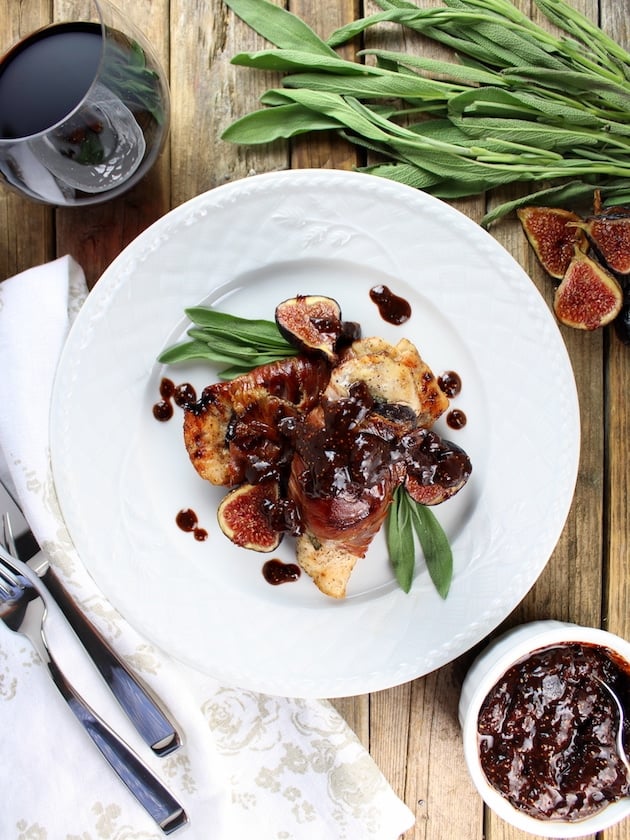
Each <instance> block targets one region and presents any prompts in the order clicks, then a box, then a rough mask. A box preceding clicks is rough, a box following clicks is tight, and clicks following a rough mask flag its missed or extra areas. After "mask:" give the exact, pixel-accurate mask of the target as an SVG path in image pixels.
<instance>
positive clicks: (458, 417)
mask: <svg viewBox="0 0 630 840" xmlns="http://www.w3.org/2000/svg"><path fill="white" fill-rule="evenodd" d="M446 425H447V426H448V427H449V428H450V429H463V428H464V426H465V425H466V415H465V414H464V412H463V411H462V410H461V408H453V409H451V411H449V412H448V414H447V415H446Z"/></svg>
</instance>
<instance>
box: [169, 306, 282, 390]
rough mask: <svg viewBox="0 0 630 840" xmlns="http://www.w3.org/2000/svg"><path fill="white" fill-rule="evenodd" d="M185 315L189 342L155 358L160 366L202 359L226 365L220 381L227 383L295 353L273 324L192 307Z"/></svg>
mask: <svg viewBox="0 0 630 840" xmlns="http://www.w3.org/2000/svg"><path fill="white" fill-rule="evenodd" d="M185 312H186V315H187V316H188V317H189V318H190V320H191V321H193V323H194V325H195V326H193V327H191V328H190V329H189V330H188V331H187V332H188V336H189V337H190V338H191V341H187V342H182V343H180V344H176V345H173V346H172V347H169V348H167V349H166V350H165V351H164V352H163V353H161V354H160V356H159V357H158V361H159V362H161V363H163V364H178V363H182V362H187V361H190V360H192V359H205V360H206V361H208V362H212V363H213V364H219V365H228V368H227V369H226V371H223V372H222V373H221V374H220V377H221V378H226V379H229V378H234V376H238V375H240V374H241V373H247V372H248V371H250V370H252V369H253V368H255V367H259V366H260V365H265V364H269V363H270V362H276V361H280V360H282V359H287V358H289V357H290V356H295V355H297V353H298V351H297V348H295V347H294V346H293V345H291V344H289V342H288V341H286V340H285V339H284V338H283V337H282V335H281V334H280V331H279V330H278V327H277V325H276V324H275V322H274V321H266V320H262V319H257V318H240V317H238V316H236V315H229V314H227V313H225V312H218V311H217V310H216V309H212V308H211V307H206V306H195V307H191V308H189V309H186V310H185ZM236 371H238V373H237V372H236Z"/></svg>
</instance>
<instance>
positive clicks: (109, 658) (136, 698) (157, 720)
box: [2, 484, 182, 756]
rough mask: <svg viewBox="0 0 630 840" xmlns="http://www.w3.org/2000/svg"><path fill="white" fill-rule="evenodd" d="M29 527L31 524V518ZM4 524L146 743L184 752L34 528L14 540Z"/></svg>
mask: <svg viewBox="0 0 630 840" xmlns="http://www.w3.org/2000/svg"><path fill="white" fill-rule="evenodd" d="M2 486H3V488H4V490H5V492H6V493H7V494H8V495H9V497H10V498H11V499H12V500H13V503H14V504H15V506H16V507H17V509H18V511H19V512H20V514H21V515H22V517H23V518H24V515H23V513H22V511H21V510H20V508H19V505H18V503H17V501H16V499H15V498H14V497H13V496H12V494H11V493H10V492H9V490H8V488H7V487H6V486H5V485H4V484H3V485H2ZM24 522H25V523H26V519H25V518H24ZM3 524H4V532H5V542H8V543H10V545H7V549H8V550H9V551H10V552H11V553H13V554H14V555H15V556H16V557H17V558H18V559H20V560H22V561H24V562H25V563H27V564H28V565H29V567H30V568H31V569H33V571H34V572H35V573H36V574H37V576H38V577H39V578H40V579H41V580H42V581H43V582H44V584H45V585H46V588H47V589H48V591H49V592H50V594H51V596H52V597H53V598H54V600H55V602H56V603H57V605H58V606H59V608H60V610H61V612H62V613H63V615H64V617H65V619H66V621H67V622H68V624H69V625H70V627H71V628H72V630H73V631H74V633H75V634H76V636H77V637H78V639H79V641H80V642H81V644H82V645H83V647H84V648H85V650H86V652H87V653H88V655H89V657H90V658H91V660H92V662H93V663H94V665H95V666H96V668H97V669H98V671H99V673H100V674H101V676H102V677H103V679H104V680H105V683H106V684H107V686H108V687H109V689H110V691H111V692H112V694H113V695H114V697H115V698H116V700H117V701H118V703H119V704H120V706H121V707H122V709H123V710H124V711H125V712H126V714H127V716H128V717H129V719H130V720H131V722H132V723H133V725H134V726H135V728H136V730H137V731H138V733H139V734H140V736H141V737H142V739H143V740H144V741H145V743H146V744H148V745H149V747H150V748H151V749H152V750H153V752H154V753H155V754H156V755H159V756H165V755H169V754H170V753H172V752H174V751H175V750H176V749H178V748H179V747H180V746H181V744H182V740H181V737H180V735H179V732H178V731H177V727H176V725H175V723H174V721H173V720H172V719H171V716H170V715H169V713H168V712H167V710H166V708H165V707H164V705H163V703H162V702H161V701H160V700H159V698H158V697H157V696H156V695H155V693H154V692H153V691H152V690H151V688H150V687H149V686H148V685H147V684H146V683H145V682H144V681H143V680H142V679H141V677H139V676H138V675H137V674H136V673H134V671H133V670H132V669H131V668H130V667H129V665H128V664H127V663H126V662H125V661H124V660H123V659H122V658H121V657H120V656H119V655H118V653H117V652H116V651H115V650H114V648H112V646H111V645H110V644H109V642H108V641H107V639H106V638H105V637H104V636H103V634H102V633H101V632H100V630H98V628H97V627H96V626H95V625H94V624H93V623H92V622H91V621H90V620H89V618H88V617H87V616H86V615H85V614H84V613H83V611H82V610H81V609H80V608H79V607H78V605H77V604H76V602H75V600H74V598H73V597H72V595H71V594H70V593H69V592H68V590H67V589H66V587H65V586H64V585H63V583H62V582H61V580H60V579H59V577H58V575H57V574H56V573H55V571H54V570H53V568H52V567H51V565H50V563H49V562H48V559H47V558H46V556H45V554H44V553H43V552H42V551H41V549H40V547H39V545H38V543H37V541H36V539H35V537H34V535H33V533H32V532H31V531H30V528H29V527H28V523H26V528H25V530H23V532H22V533H21V534H20V536H19V537H14V536H13V533H12V528H11V520H10V517H9V515H8V514H5V515H4V517H3Z"/></svg>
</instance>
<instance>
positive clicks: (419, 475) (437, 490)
mask: <svg viewBox="0 0 630 840" xmlns="http://www.w3.org/2000/svg"><path fill="white" fill-rule="evenodd" d="M401 447H402V450H403V454H404V459H405V463H406V468H407V475H406V478H405V489H406V490H407V492H408V493H409V495H410V496H411V498H412V499H413V500H414V501H416V502H418V503H419V504H422V505H439V504H441V503H442V502H445V501H446V500H447V499H450V498H451V496H454V495H455V494H456V493H457V492H459V491H460V490H461V489H462V487H463V486H464V485H465V484H466V482H467V481H468V479H469V477H470V474H471V472H472V464H471V462H470V458H469V457H468V455H467V454H466V452H464V450H463V449H462V448H461V447H459V446H457V445H456V444H454V443H451V441H448V440H444V439H443V438H441V437H440V436H439V435H438V434H436V433H435V432H433V431H431V430H430V429H417V430H415V431H414V432H412V433H411V434H409V435H405V437H404V438H402V440H401Z"/></svg>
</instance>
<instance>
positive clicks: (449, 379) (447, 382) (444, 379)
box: [438, 370, 462, 400]
mask: <svg viewBox="0 0 630 840" xmlns="http://www.w3.org/2000/svg"><path fill="white" fill-rule="evenodd" d="M438 385H439V386H440V390H441V391H443V393H445V394H446V396H447V397H448V398H449V399H451V400H452V399H453V397H456V396H457V395H458V394H459V393H460V391H461V390H462V378H461V376H460V375H459V374H458V373H456V372H455V371H454V370H447V371H444V373H442V374H440V376H438Z"/></svg>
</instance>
